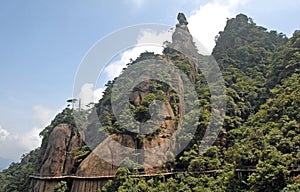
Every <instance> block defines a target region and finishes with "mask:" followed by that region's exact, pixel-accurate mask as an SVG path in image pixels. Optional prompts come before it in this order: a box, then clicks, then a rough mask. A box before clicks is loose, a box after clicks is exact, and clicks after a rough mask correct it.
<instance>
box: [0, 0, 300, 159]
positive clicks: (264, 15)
mask: <svg viewBox="0 0 300 192" xmlns="http://www.w3.org/2000/svg"><path fill="white" fill-rule="evenodd" d="M179 11H181V12H184V13H185V14H186V16H187V17H188V19H189V21H190V24H189V27H190V30H191V32H192V34H193V35H194V37H196V38H197V39H198V40H200V42H203V44H205V46H206V47H207V48H208V49H211V48H212V46H213V37H214V36H215V35H217V32H218V31H220V30H222V29H223V27H224V25H225V22H226V18H230V17H233V16H235V15H236V14H238V13H241V12H242V13H245V14H246V15H248V16H250V17H251V18H253V20H254V22H256V23H257V24H258V25H262V26H264V27H266V28H268V29H275V30H277V31H278V32H283V33H284V34H286V35H288V36H291V34H292V33H293V31H294V30H295V29H300V20H299V12H300V1H299V0H285V1H281V0H266V1H261V0H223V1H221V0H176V1H173V0H165V1H161V0H151V1H150V0H110V1H101V0H89V1H82V0H81V1H80V0H72V1H71V0H66V1H58V0H52V1H38V0H26V1H21V0H10V1H0V58H1V61H0V62H1V63H0V66H1V70H0V88H1V89H0V106H1V108H0V146H1V147H0V158H9V159H13V160H18V159H19V158H20V156H21V155H22V154H23V153H25V152H28V151H29V150H31V149H33V148H35V147H37V146H38V145H39V143H40V139H39V138H38V136H37V135H38V132H39V131H40V130H41V129H42V128H43V127H45V126H46V125H47V124H49V122H50V121H51V119H52V118H53V116H54V115H55V114H56V113H57V112H59V111H60V110H61V109H62V108H64V107H65V106H66V102H65V101H66V99H68V98H71V97H72V94H73V84H74V78H75V76H76V71H77V69H78V67H79V64H80V63H81V61H82V59H83V57H84V56H85V54H86V52H87V51H88V50H89V49H90V48H91V47H92V46H93V45H94V44H95V43H96V42H97V41H98V40H99V39H101V38H103V37H104V36H107V35H109V34H110V33H112V32H113V31H116V30H118V29H120V28H124V27H127V26H130V25H135V24H142V23H160V24H166V25H170V26H174V25H175V24H176V23H177V20H176V16H177V13H178V12H179ZM214 23H215V24H216V25H213V24H214ZM124 55H126V54H124ZM123 58H124V57H122V56H121V59H123ZM118 67H120V66H113V65H112V66H111V67H110V68H111V69H113V71H118V70H117V68H118ZM107 75H108V74H107ZM97 88H100V89H96V88H94V87H93V86H92V85H86V86H85V87H84V88H83V89H82V90H84V91H85V93H89V92H92V93H93V92H95V91H96V92H97V91H98V94H99V93H100V92H101V90H102V89H101V87H97Z"/></svg>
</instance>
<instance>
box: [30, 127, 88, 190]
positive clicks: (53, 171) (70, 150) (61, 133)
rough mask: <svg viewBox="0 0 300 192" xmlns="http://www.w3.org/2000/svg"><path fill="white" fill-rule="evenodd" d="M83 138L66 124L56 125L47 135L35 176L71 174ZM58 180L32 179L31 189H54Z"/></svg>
mask: <svg viewBox="0 0 300 192" xmlns="http://www.w3.org/2000/svg"><path fill="white" fill-rule="evenodd" d="M82 144H83V140H82V138H81V135H80V134H79V132H78V131H75V132H72V129H71V128H70V126H69V125H68V124H65V123H63V124H59V125H57V126H56V127H55V128H54V129H53V131H52V132H51V134H50V136H49V140H48V142H47V147H46V150H45V153H44V154H42V155H43V157H42V161H41V168H40V169H38V170H36V171H35V173H34V174H33V175H36V176H49V177H55V176H62V175H71V174H73V173H72V172H73V171H74V170H73V169H74V167H75V164H76V160H77V159H76V156H77V154H78V151H79V150H80V148H81V147H82ZM58 182H59V181H50V182H49V181H44V180H34V179H33V180H32V181H31V186H32V191H37V192H40V191H54V188H55V186H56V185H57V183H58Z"/></svg>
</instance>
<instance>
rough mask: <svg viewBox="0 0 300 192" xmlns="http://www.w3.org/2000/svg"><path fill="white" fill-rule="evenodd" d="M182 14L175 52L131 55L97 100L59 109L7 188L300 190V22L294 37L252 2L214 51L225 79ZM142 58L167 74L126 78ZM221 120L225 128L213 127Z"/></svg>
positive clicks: (12, 171)
mask: <svg viewBox="0 0 300 192" xmlns="http://www.w3.org/2000/svg"><path fill="white" fill-rule="evenodd" d="M178 21H179V23H178V24H177V25H176V29H175V32H174V34H173V37H172V42H169V43H166V47H165V48H164V51H163V54H161V55H159V54H154V53H151V52H145V53H142V54H141V55H140V56H139V57H138V58H137V59H136V60H135V61H132V62H131V63H129V64H128V65H127V68H126V69H124V71H123V72H122V74H121V75H120V76H119V77H117V78H115V79H114V80H112V81H109V82H108V83H107V84H106V90H105V92H104V95H103V97H102V98H101V99H100V100H99V102H98V103H97V104H95V106H94V107H93V108H92V109H91V110H89V111H76V110H74V109H69V108H66V109H64V111H62V112H61V113H60V114H58V115H57V116H56V117H55V119H54V120H53V121H52V122H51V124H50V125H49V126H48V127H46V128H45V129H44V130H43V131H42V133H41V136H42V137H43V142H42V145H41V147H40V148H38V149H36V150H34V151H32V152H30V153H29V154H27V155H24V157H23V159H22V161H21V162H20V163H13V164H11V166H10V167H9V168H8V169H6V170H4V171H2V172H1V173H0V191H3V192H6V191H38V192H43V191H72V192H76V191H122V192H124V191H170V192H171V191H270V192H273V191H300V187H299V186H300V179H298V178H299V177H300V176H298V175H300V168H299V165H300V160H299V156H300V152H299V151H300V137H299V134H300V96H299V95H300V71H299V65H300V31H295V32H294V34H293V37H291V38H287V37H286V36H285V35H284V34H282V33H277V32H276V31H268V30H267V29H266V28H264V27H261V26H257V25H256V24H255V23H254V21H253V20H252V19H250V18H249V17H248V16H246V15H244V14H239V15H237V16H236V17H235V18H232V19H229V20H228V21H227V24H226V27H225V28H224V31H222V32H220V33H219V34H218V37H217V39H216V46H215V48H214V50H213V53H212V55H213V56H214V58H215V60H216V62H217V63H218V65H219V67H220V69H221V73H222V76H223V78H224V81H225V82H224V83H225V88H226V90H223V89H222V81H221V78H220V77H218V75H216V74H214V73H213V72H215V71H216V69H215V67H214V65H213V64H212V61H211V57H209V56H203V55H200V54H199V53H198V52H197V49H196V46H195V44H194V42H193V38H192V36H191V35H190V33H189V30H188V22H187V21H186V19H185V17H184V15H183V16H182V15H180V14H179V16H178ZM153 61H155V64H156V65H153ZM141 66H142V68H143V70H144V71H146V72H147V71H148V72H149V74H150V72H151V71H152V72H153V71H154V72H155V73H156V74H157V78H158V77H160V78H161V79H159V78H158V79H153V78H151V76H150V75H148V73H143V74H142V75H140V76H139V78H141V79H146V80H145V81H141V82H139V83H136V84H135V85H134V86H129V87H128V86H126V85H127V83H128V84H129V85H131V84H130V82H132V79H131V78H129V77H134V75H137V74H139V72H140V71H139V70H140V67H141ZM156 66H167V67H166V68H164V70H159V69H161V68H157V69H155V67H156ZM175 69H179V70H180V71H181V72H182V75H181V76H177V75H172V73H173V72H174V70H175ZM184 77H186V78H184ZM208 77H210V78H208ZM137 79H138V78H137ZM137 82H138V81H137ZM187 82H189V84H188V85H189V86H186V85H187ZM132 87H133V89H132V90H131V91H130V92H128V93H127V92H126V90H128V89H130V88H132ZM189 87H194V90H192V89H189ZM193 91H194V92H195V94H194V92H193ZM116 92H119V93H123V92H126V94H127V95H126V94H125V96H127V97H128V98H129V99H128V102H123V101H124V98H123V97H121V96H120V95H115V94H114V93H116ZM225 92H226V111H223V109H225V108H224V107H223V106H222V102H221V101H222V99H223V94H224V93H225ZM186 98H188V100H186ZM126 101H127V100H126ZM218 101H219V103H218ZM214 102H215V103H214ZM216 106H218V107H219V108H217V107H216ZM153 109H155V110H156V111H154V110H153ZM116 114H118V115H119V116H120V117H116ZM154 114H156V116H155V115H154ZM223 115H224V122H222V120H220V119H221V117H222V116H223ZM154 116H155V118H154ZM74 118H75V119H74ZM218 118H220V119H218ZM132 119H133V120H132ZM212 119H213V120H212ZM211 124H214V125H216V126H218V127H219V128H220V131H219V132H217V131H216V132H214V131H212V132H211V134H210V135H209V136H208V137H206V131H207V130H208V129H209V128H208V126H209V125H211ZM214 134H217V135H218V137H217V139H216V140H215V141H214V140H213V139H212V137H213V135H214ZM210 141H214V143H213V145H212V146H209V147H208V148H207V150H205V151H204V152H199V148H201V147H202V145H203V143H209V142H210ZM115 143H119V144H121V146H125V147H126V148H124V147H119V146H118V145H116V144H115ZM201 149H202V148H201ZM164 173H168V174H165V175H164ZM149 174H156V175H155V176H149ZM29 175H35V176H36V177H31V178H30V177H29ZM138 175H140V176H138ZM147 175H148V176H147ZM39 176H40V177H41V178H38V177H39ZM63 176H67V177H63ZM71 176H76V178H74V177H71ZM106 176H112V177H107V178H106ZM113 176H114V177H113ZM45 177H57V178H58V179H53V180H51V179H48V180H47V179H43V178H45ZM89 177H92V179H91V178H90V179H79V178H89ZM97 177H98V179H95V178H97ZM104 177H105V179H99V178H104Z"/></svg>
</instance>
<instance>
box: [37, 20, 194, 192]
mask: <svg viewBox="0 0 300 192" xmlns="http://www.w3.org/2000/svg"><path fill="white" fill-rule="evenodd" d="M179 21H180V24H178V25H177V26H176V30H175V32H174V34H173V42H172V44H171V46H170V48H172V49H175V50H177V51H180V52H182V53H183V54H186V55H188V56H190V58H193V59H190V58H189V59H187V58H185V57H186V56H184V55H182V58H178V59H179V60H184V62H183V63H185V62H187V63H186V64H187V65H188V68H189V69H190V70H189V72H188V73H187V74H186V75H187V76H188V78H189V79H190V81H191V82H192V83H195V81H196V75H197V74H198V68H197V65H196V64H195V62H197V54H198V53H197V49H196V47H195V45H194V43H193V39H192V36H191V35H190V33H189V31H188V28H187V22H186V21H185V20H184V19H182V18H181V19H180V20H179ZM147 54H148V55H147ZM144 55H146V59H148V58H149V57H150V58H152V59H156V60H160V61H164V62H165V63H166V65H174V64H173V63H172V61H171V60H170V58H168V57H167V56H165V55H151V54H150V55H149V53H145V54H144ZM146 59H145V60H146ZM142 60H143V59H142ZM132 65H138V64H132ZM130 67H131V66H129V67H128V69H126V70H130ZM150 69H151V68H150ZM172 78H174V79H172V83H174V85H175V86H176V88H175V89H177V91H179V92H180V93H179V95H178V93H177V95H176V91H175V90H173V88H171V87H170V86H169V85H167V84H165V83H163V82H159V81H156V80H150V79H151V78H149V77H148V78H147V77H145V79H148V80H145V81H143V82H141V83H140V84H138V85H136V86H135V87H134V88H133V90H132V91H131V93H130V95H129V98H128V99H129V103H130V106H131V113H132V115H133V116H134V118H135V120H136V121H138V122H140V123H144V122H151V123H148V124H147V126H145V127H143V126H142V127H140V128H139V129H140V131H141V130H144V131H149V130H150V131H149V133H147V134H137V133H134V132H130V131H128V130H125V129H124V128H122V127H121V126H120V125H119V122H118V121H117V120H116V119H114V117H110V114H113V112H112V106H111V105H112V104H111V103H110V102H111V101H110V98H109V99H107V98H106V97H109V96H110V95H109V92H110V91H107V93H106V95H104V96H103V98H102V100H101V101H100V103H99V104H97V106H96V111H97V112H98V117H97V118H95V117H90V119H89V120H90V125H89V126H88V127H87V130H86V131H85V137H86V140H85V141H86V142H88V143H92V145H90V146H89V147H91V149H92V152H91V153H90V154H89V155H88V156H87V157H86V158H84V159H83V161H82V162H81V163H80V164H79V165H77V164H76V158H75V155H72V154H73V153H74V151H75V154H76V151H78V149H80V148H81V146H82V145H83V141H82V138H81V135H80V134H79V133H78V132H74V131H72V130H71V129H70V128H69V126H68V125H67V124H61V125H59V126H57V127H55V128H54V130H53V131H52V133H51V135H50V136H49V142H48V143H47V147H46V151H45V154H44V156H43V160H42V165H41V168H40V169H39V170H38V172H37V174H40V175H43V176H46V175H49V176H61V175H71V174H75V175H77V176H80V177H93V176H111V175H114V174H115V173H116V170H117V168H118V167H119V166H120V165H121V166H122V165H125V166H128V163H129V164H130V163H133V164H134V167H136V168H138V169H139V170H143V171H144V172H146V173H154V172H158V171H164V170H165V169H166V167H164V163H165V162H167V160H168V158H170V156H172V155H173V154H172V152H173V151H174V149H175V145H176V138H175V137H174V133H175V131H176V130H177V129H179V128H180V123H181V118H182V117H183V116H184V109H183V108H182V107H181V106H183V103H182V98H181V99H180V97H181V96H180V94H181V93H183V89H184V88H183V85H182V79H181V77H180V75H177V76H175V77H172ZM157 102H158V104H157ZM97 107H98V108H97ZM152 108H155V110H156V111H155V112H154V111H153V109H152ZM154 113H155V115H156V116H158V117H159V118H157V119H156V118H152V115H153V114H154ZM98 121H100V124H101V125H103V127H108V128H109V129H107V128H106V130H105V129H104V130H105V131H106V133H107V132H108V133H109V135H108V136H107V137H104V134H103V133H104V132H103V130H102V132H99V123H97V122H98ZM143 125H144V124H143ZM171 158H174V156H172V157H171ZM126 163H127V164H126ZM75 170H76V171H75ZM57 183H58V181H57V182H56V181H53V182H48V181H42V180H33V182H32V186H33V191H39V192H42V191H53V190H54V188H55V186H56V185H57ZM103 184H104V182H103V181H101V180H95V179H90V180H89V179H86V180H82V179H74V180H73V181H72V182H70V183H69V187H70V186H71V191H72V192H77V191H78V192H81V191H96V190H97V189H99V188H100V187H101V186H103Z"/></svg>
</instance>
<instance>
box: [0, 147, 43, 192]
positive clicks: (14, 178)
mask: <svg viewBox="0 0 300 192" xmlns="http://www.w3.org/2000/svg"><path fill="white" fill-rule="evenodd" d="M38 154H39V149H36V150H33V151H31V152H30V153H28V154H26V155H23V156H22V160H21V162H19V163H12V164H11V165H10V166H9V168H7V169H5V170H3V171H2V172H1V173H0V191H3V192H6V191H7V192H10V191H12V192H13V191H16V192H17V191H20V192H21V191H29V184H30V183H29V175H30V174H32V173H33V171H34V169H35V163H36V159H37V157H38Z"/></svg>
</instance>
